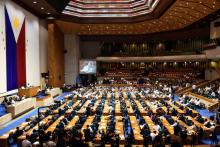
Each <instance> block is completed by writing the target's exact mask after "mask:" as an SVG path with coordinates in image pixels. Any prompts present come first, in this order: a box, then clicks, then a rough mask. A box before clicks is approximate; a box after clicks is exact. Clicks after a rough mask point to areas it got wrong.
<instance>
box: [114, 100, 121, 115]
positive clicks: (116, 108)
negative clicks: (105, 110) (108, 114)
mask: <svg viewBox="0 0 220 147" xmlns="http://www.w3.org/2000/svg"><path fill="white" fill-rule="evenodd" d="M115 115H117V116H120V115H121V107H120V101H119V100H116V101H115Z"/></svg>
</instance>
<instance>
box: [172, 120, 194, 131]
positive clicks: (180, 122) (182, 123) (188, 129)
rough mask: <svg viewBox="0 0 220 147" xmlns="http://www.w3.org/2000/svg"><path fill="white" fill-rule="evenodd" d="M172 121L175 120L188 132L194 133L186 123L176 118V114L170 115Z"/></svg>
mask: <svg viewBox="0 0 220 147" xmlns="http://www.w3.org/2000/svg"><path fill="white" fill-rule="evenodd" d="M172 118H173V120H174V121H177V122H178V123H179V124H180V125H181V126H183V127H185V128H186V129H187V131H188V133H190V134H192V133H194V131H193V130H192V129H191V128H190V126H188V125H187V124H185V123H184V122H183V121H181V120H178V118H177V117H176V116H172Z"/></svg>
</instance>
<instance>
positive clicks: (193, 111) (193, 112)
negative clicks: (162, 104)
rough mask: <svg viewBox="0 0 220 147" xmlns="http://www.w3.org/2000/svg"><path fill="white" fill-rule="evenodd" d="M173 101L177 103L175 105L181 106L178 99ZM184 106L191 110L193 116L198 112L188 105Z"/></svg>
mask: <svg viewBox="0 0 220 147" xmlns="http://www.w3.org/2000/svg"><path fill="white" fill-rule="evenodd" d="M175 103H177V105H179V106H182V104H181V103H180V102H178V101H175ZM183 107H184V106H183ZM185 107H186V108H188V109H189V110H192V114H193V116H196V115H197V114H198V113H199V112H198V111H196V110H193V109H191V108H189V107H188V106H185Z"/></svg>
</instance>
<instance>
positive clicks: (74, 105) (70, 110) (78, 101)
mask: <svg viewBox="0 0 220 147" xmlns="http://www.w3.org/2000/svg"><path fill="white" fill-rule="evenodd" d="M79 104H80V100H77V101H76V102H75V103H74V104H73V105H72V107H71V108H70V109H68V110H67V111H66V113H67V114H70V113H72V111H73V109H74V108H75V107H76V106H78V105H79Z"/></svg>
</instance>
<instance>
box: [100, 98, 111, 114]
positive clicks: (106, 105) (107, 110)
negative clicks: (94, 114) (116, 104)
mask: <svg viewBox="0 0 220 147" xmlns="http://www.w3.org/2000/svg"><path fill="white" fill-rule="evenodd" d="M109 111H110V108H109V101H108V100H105V105H104V109H103V112H102V115H105V116H106V115H108V114H109Z"/></svg>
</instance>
